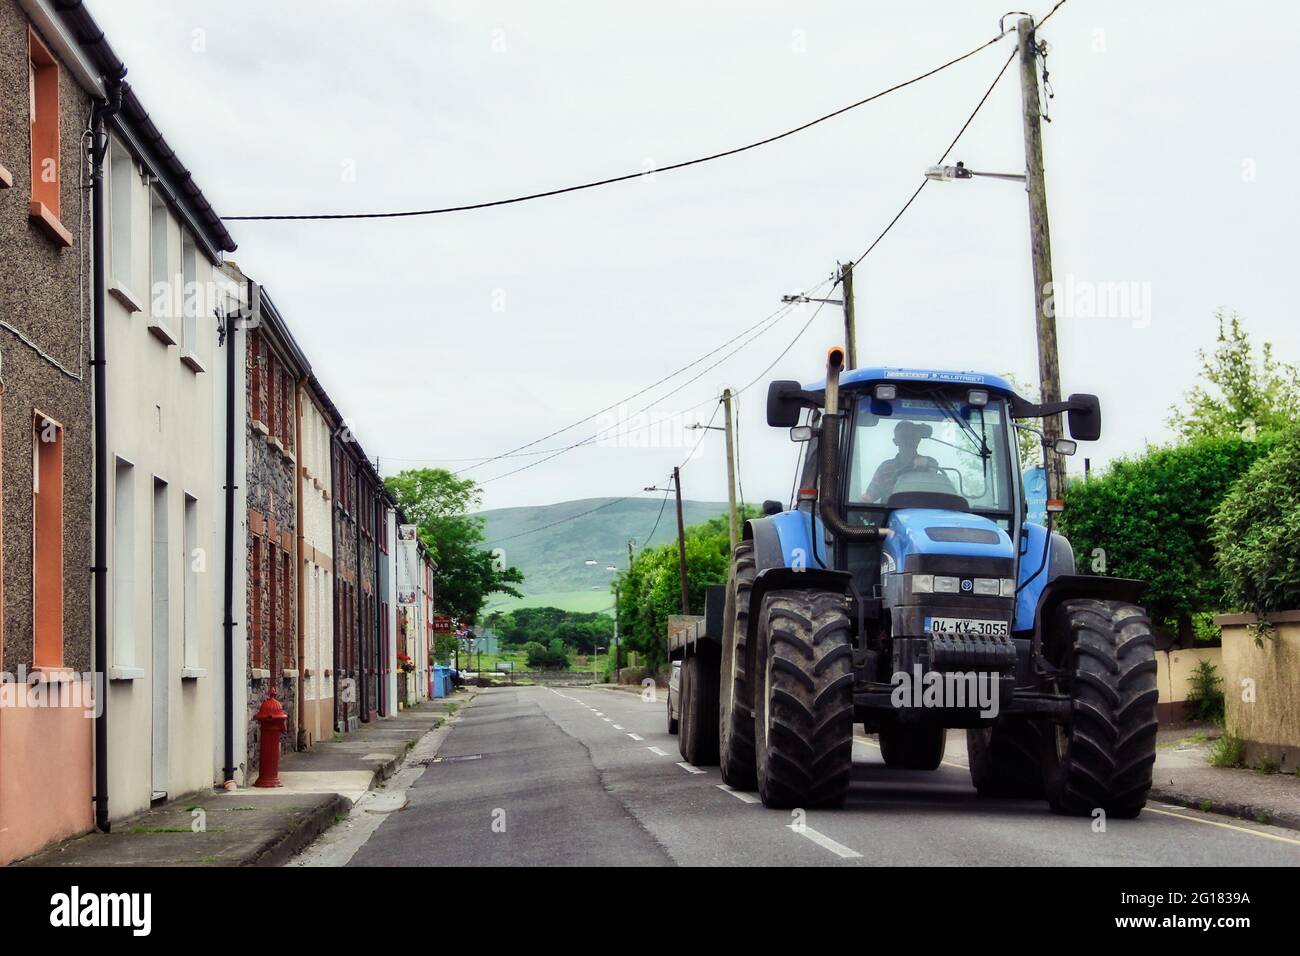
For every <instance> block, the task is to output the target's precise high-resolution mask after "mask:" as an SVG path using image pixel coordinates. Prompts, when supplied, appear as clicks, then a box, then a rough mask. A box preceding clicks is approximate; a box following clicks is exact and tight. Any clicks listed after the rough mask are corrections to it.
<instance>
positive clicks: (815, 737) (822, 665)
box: [754, 590, 853, 809]
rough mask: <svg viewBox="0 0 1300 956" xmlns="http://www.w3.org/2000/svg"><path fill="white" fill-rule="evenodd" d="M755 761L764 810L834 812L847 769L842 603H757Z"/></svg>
mask: <svg viewBox="0 0 1300 956" xmlns="http://www.w3.org/2000/svg"><path fill="white" fill-rule="evenodd" d="M754 650H755V656H754V660H755V661H756V667H755V673H754V677H755V679H756V681H757V682H758V687H757V688H756V689H757V693H756V694H755V700H754V704H755V706H754V755H755V757H756V758H757V759H756V764H757V766H756V774H757V777H758V793H759V796H760V797H762V799H763V804H764V805H765V806H768V807H780V808H785V809H790V808H794V807H802V808H813V807H838V806H840V805H841V804H842V803H843V802H844V798H845V796H846V795H847V793H848V789H849V777H850V773H851V771H852V767H853V643H852V622H851V621H850V619H849V614H848V607H847V602H846V601H845V600H844V597H843V596H842V595H839V594H835V593H832V592H827V591H802V590H781V591H772V592H771V593H769V594H768V595H766V596H765V597H764V598H763V607H762V611H761V613H760V615H759V621H758V641H757V646H756V647H755V649H754Z"/></svg>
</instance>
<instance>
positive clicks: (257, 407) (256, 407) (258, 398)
mask: <svg viewBox="0 0 1300 956" xmlns="http://www.w3.org/2000/svg"><path fill="white" fill-rule="evenodd" d="M248 354H249V355H251V356H252V357H253V367H252V368H251V369H250V370H249V387H250V388H251V390H252V398H251V400H250V401H249V408H248V414H249V417H250V418H252V419H253V421H255V422H260V421H261V420H262V336H261V333H259V332H258V331H257V330H256V329H254V330H253V332H252V334H251V335H250V336H249V340H248Z"/></svg>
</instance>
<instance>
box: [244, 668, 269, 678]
mask: <svg viewBox="0 0 1300 956" xmlns="http://www.w3.org/2000/svg"><path fill="white" fill-rule="evenodd" d="M248 676H249V677H251V678H252V679H253V680H269V679H270V677H271V672H270V671H269V670H267V669H266V668H265V667H253V668H250V669H249V672H248Z"/></svg>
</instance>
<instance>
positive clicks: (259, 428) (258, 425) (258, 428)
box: [253, 418, 271, 435]
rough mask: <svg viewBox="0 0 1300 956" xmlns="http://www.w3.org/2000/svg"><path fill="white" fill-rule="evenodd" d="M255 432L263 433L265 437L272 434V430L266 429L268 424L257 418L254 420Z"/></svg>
mask: <svg viewBox="0 0 1300 956" xmlns="http://www.w3.org/2000/svg"><path fill="white" fill-rule="evenodd" d="M253 431H255V432H261V433H262V434H263V435H269V434H271V429H269V428H267V427H266V422H264V421H260V420H258V419H256V418H254V419H253Z"/></svg>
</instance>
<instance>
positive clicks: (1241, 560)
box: [1213, 431, 1300, 615]
mask: <svg viewBox="0 0 1300 956" xmlns="http://www.w3.org/2000/svg"><path fill="white" fill-rule="evenodd" d="M1213 526H1214V534H1213V541H1214V546H1215V548H1216V565H1217V570H1218V573H1219V576H1220V578H1221V580H1222V582H1223V587H1224V593H1225V596H1226V597H1227V599H1228V601H1229V602H1230V603H1231V604H1233V605H1235V606H1237V607H1239V608H1241V609H1242V610H1243V611H1247V612H1249V613H1252V614H1259V615H1262V614H1267V613H1269V612H1272V611H1286V610H1294V609H1296V608H1300V544H1297V542H1300V431H1293V432H1291V433H1290V434H1289V435H1288V436H1287V437H1286V438H1285V439H1284V440H1283V441H1281V442H1280V443H1279V444H1278V445H1277V447H1276V448H1274V449H1273V450H1272V452H1270V454H1269V455H1268V456H1267V457H1264V458H1261V459H1259V460H1258V461H1256V462H1255V463H1254V464H1253V465H1252V466H1251V467H1250V469H1249V471H1247V472H1246V474H1245V476H1244V477H1243V478H1242V479H1241V480H1240V481H1238V482H1237V483H1236V485H1234V486H1233V488H1232V490H1231V491H1230V492H1229V493H1228V495H1227V497H1225V498H1224V499H1223V502H1222V503H1221V504H1220V505H1219V508H1218V510H1217V511H1216V512H1215V514H1214V519H1213Z"/></svg>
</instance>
